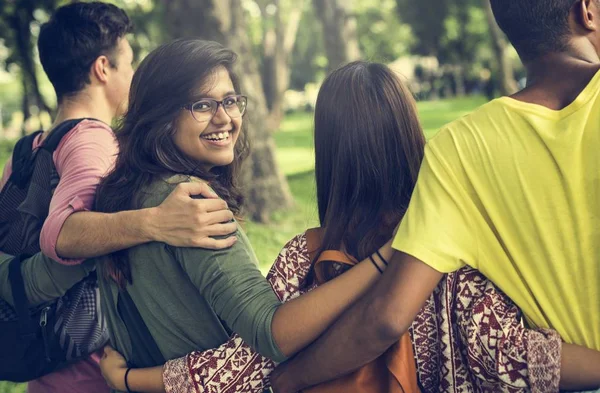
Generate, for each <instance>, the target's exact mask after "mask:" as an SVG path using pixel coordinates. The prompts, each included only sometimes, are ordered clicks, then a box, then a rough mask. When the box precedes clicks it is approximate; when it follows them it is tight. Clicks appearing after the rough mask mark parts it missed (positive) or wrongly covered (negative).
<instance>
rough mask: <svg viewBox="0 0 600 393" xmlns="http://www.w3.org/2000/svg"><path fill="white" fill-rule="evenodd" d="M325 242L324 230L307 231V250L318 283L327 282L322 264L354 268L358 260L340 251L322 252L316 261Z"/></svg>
mask: <svg viewBox="0 0 600 393" xmlns="http://www.w3.org/2000/svg"><path fill="white" fill-rule="evenodd" d="M322 240H323V228H311V229H309V230H307V231H306V248H307V250H308V255H309V256H310V259H311V261H313V267H314V271H315V275H316V278H317V281H318V282H321V283H322V282H325V281H326V280H325V277H323V269H322V267H323V266H321V264H323V263H325V262H329V263H331V262H336V263H341V264H343V265H348V266H354V265H356V260H354V258H352V257H350V256H349V255H347V254H346V253H344V252H342V251H340V250H323V251H321V252H320V254H319V256H318V258H317V259H316V260H315V258H316V256H317V253H318V252H319V249H320V248H321V242H322Z"/></svg>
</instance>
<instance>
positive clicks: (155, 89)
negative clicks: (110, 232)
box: [96, 39, 248, 286]
mask: <svg viewBox="0 0 600 393" xmlns="http://www.w3.org/2000/svg"><path fill="white" fill-rule="evenodd" d="M236 58H237V56H236V54H235V53H234V52H233V51H231V50H229V49H227V48H225V47H223V46H221V45H220V44H218V43H216V42H212V41H203V40H198V39H180V40H177V41H174V42H171V43H169V44H165V45H162V46H160V47H159V48H157V49H155V50H154V51H152V53H150V54H149V55H148V56H147V57H146V58H145V59H144V61H142V63H141V64H140V66H139V68H138V69H137V71H136V72H135V74H134V76H133V81H132V84H131V90H130V93H129V108H128V111H127V114H126V115H125V117H124V119H123V120H122V123H121V125H120V127H119V128H118V129H117V131H116V135H117V140H118V143H119V154H118V156H117V160H116V163H115V168H114V170H113V171H112V172H111V173H110V174H109V175H108V176H107V177H106V178H105V179H104V180H103V181H102V182H101V184H100V186H99V189H98V192H97V197H96V198H97V200H96V208H97V210H99V211H101V212H108V213H110V212H117V211H122V210H131V209H138V208H140V207H141V206H142V203H143V198H144V194H143V192H142V191H143V189H144V188H145V187H147V186H148V185H149V184H150V183H152V182H153V181H155V180H156V179H157V178H159V177H161V176H166V175H170V174H184V175H188V176H194V177H199V178H201V179H204V180H206V181H208V182H209V183H210V185H211V187H212V188H213V189H214V190H215V191H216V192H217V194H219V196H220V197H221V198H223V199H224V200H225V201H226V202H227V203H228V205H229V208H230V209H231V210H232V211H233V212H234V214H235V215H239V214H240V210H241V206H242V203H243V197H242V194H241V192H240V190H239V189H238V187H237V185H236V180H237V174H238V172H239V169H240V164H241V162H242V160H243V159H244V158H245V157H246V156H247V152H248V142H247V139H246V132H245V129H242V130H241V132H240V135H239V138H238V140H237V143H236V146H235V157H234V161H233V163H231V164H230V165H227V166H221V167H215V168H213V169H211V170H210V171H206V170H204V169H202V167H201V166H200V165H199V163H198V162H196V161H195V160H192V159H191V158H189V157H187V156H186V155H185V154H184V153H183V152H182V151H181V150H180V149H179V148H178V147H177V145H176V144H175V142H174V138H173V136H174V134H175V132H176V131H177V130H176V121H177V118H178V116H179V114H180V113H181V111H182V110H183V109H182V108H183V106H184V105H186V104H188V103H189V102H191V101H192V100H193V99H194V98H195V97H197V91H196V90H197V89H198V88H206V89H208V88H210V83H211V81H212V77H213V76H214V74H215V71H217V70H218V68H220V67H224V68H225V69H226V70H227V71H228V72H229V76H230V77H231V80H232V82H233V86H234V88H235V90H236V91H237V92H239V82H238V79H237V77H236V75H235V74H234V73H233V70H232V67H233V64H234V62H235V60H236ZM244 127H245V126H244ZM106 263H107V266H108V267H107V272H108V274H109V275H110V277H112V278H113V279H115V281H116V282H117V283H118V284H119V285H120V286H124V285H125V282H126V280H127V281H129V282H131V274H130V270H129V261H128V258H127V250H123V251H120V252H116V253H113V254H112V255H111V260H110V261H107V262H106Z"/></svg>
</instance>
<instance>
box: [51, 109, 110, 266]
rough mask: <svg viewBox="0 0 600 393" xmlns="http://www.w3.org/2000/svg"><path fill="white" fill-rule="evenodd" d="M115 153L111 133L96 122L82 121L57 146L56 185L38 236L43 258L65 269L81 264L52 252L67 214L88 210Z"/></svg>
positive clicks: (55, 158)
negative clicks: (55, 262)
mask: <svg viewBox="0 0 600 393" xmlns="http://www.w3.org/2000/svg"><path fill="white" fill-rule="evenodd" d="M117 153H118V147H117V142H116V140H115V137H114V134H113V132H112V130H111V129H110V128H108V126H106V125H104V124H101V123H98V122H92V121H86V120H84V121H82V122H81V123H79V125H77V126H76V127H75V128H74V129H73V130H72V131H71V132H69V133H68V134H67V135H66V136H65V137H64V138H63V140H62V141H61V142H60V144H59V146H58V148H57V150H56V151H55V152H54V163H55V165H56V170H57V172H58V175H59V176H60V181H59V183H58V186H57V187H56V190H55V191H54V195H53V196H52V201H51V202H50V210H49V213H48V218H47V219H46V221H45V222H44V226H43V227H42V231H41V234H40V247H41V250H42V252H43V253H44V254H46V255H47V256H49V257H50V258H52V259H54V260H56V261H58V262H59V263H63V264H67V265H73V264H78V263H81V262H82V261H83V260H80V259H78V260H75V259H63V258H61V257H60V256H59V255H58V254H57V252H56V243H57V241H58V236H59V234H60V231H61V229H62V226H63V224H64V223H65V220H66V219H67V218H68V217H69V216H70V215H71V214H73V213H75V212H79V211H85V210H91V209H92V207H93V204H94V197H95V195H96V189H97V187H98V184H99V183H100V180H101V179H102V177H103V176H105V175H106V174H107V173H108V171H109V170H110V169H111V168H112V166H113V164H114V160H115V157H116V155H117Z"/></svg>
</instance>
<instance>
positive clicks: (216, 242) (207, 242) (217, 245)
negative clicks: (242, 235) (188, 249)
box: [199, 236, 238, 250]
mask: <svg viewBox="0 0 600 393" xmlns="http://www.w3.org/2000/svg"><path fill="white" fill-rule="evenodd" d="M237 240H238V239H237V237H235V236H231V237H228V238H226V239H213V238H210V237H208V238H206V239H203V240H202V241H201V242H200V243H199V247H202V248H207V249H209V250H222V249H225V248H229V247H231V246H233V245H234V244H235V242H237Z"/></svg>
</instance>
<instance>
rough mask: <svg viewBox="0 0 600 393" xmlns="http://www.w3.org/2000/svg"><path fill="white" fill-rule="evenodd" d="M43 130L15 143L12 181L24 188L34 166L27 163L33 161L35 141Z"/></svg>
mask: <svg viewBox="0 0 600 393" xmlns="http://www.w3.org/2000/svg"><path fill="white" fill-rule="evenodd" d="M42 132H43V131H41V130H40V131H36V132H34V133H33V134H29V135H26V136H24V137H23V138H21V139H19V141H18V142H17V144H16V145H15V148H14V151H13V156H12V174H11V175H10V181H11V182H12V183H15V184H16V185H17V186H19V188H23V187H24V186H25V184H27V182H28V181H29V178H30V177H31V173H32V172H33V168H31V165H27V164H28V163H30V162H31V156H32V155H33V142H34V141H35V138H37V137H38V135H40V134H41V133H42Z"/></svg>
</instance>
